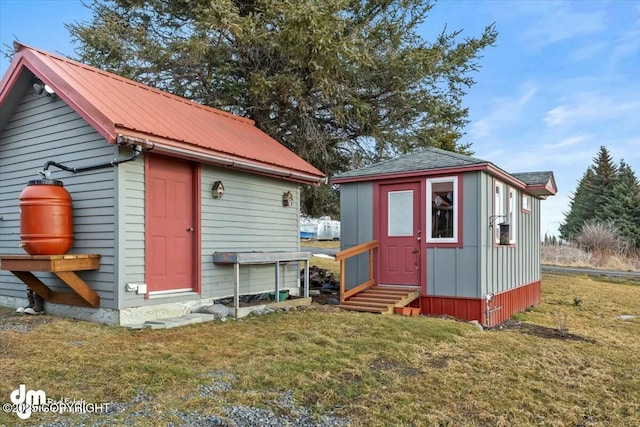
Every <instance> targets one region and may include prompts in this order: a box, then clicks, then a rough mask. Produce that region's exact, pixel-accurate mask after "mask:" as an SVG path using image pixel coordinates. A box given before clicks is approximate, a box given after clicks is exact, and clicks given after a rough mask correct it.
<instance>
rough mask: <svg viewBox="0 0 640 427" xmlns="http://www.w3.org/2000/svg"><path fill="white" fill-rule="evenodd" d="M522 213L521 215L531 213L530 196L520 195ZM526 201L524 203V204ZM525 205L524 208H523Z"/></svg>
mask: <svg viewBox="0 0 640 427" xmlns="http://www.w3.org/2000/svg"><path fill="white" fill-rule="evenodd" d="M521 199H522V212H523V213H531V203H532V200H531V196H530V195H529V194H525V193H522V197H521ZM525 200H526V203H525ZM525 205H526V206H525Z"/></svg>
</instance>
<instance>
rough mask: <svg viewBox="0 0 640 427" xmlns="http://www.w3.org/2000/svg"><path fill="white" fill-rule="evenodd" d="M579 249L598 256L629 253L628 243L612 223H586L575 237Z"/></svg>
mask: <svg viewBox="0 0 640 427" xmlns="http://www.w3.org/2000/svg"><path fill="white" fill-rule="evenodd" d="M575 243H576V244H577V245H578V247H579V248H581V249H583V250H585V251H588V252H593V253H595V254H598V255H606V254H611V255H621V254H626V253H628V252H629V249H630V248H631V245H630V242H629V240H628V239H627V238H625V237H624V236H623V235H622V233H621V232H620V229H618V227H617V226H616V224H615V223H614V222H613V221H588V222H586V223H584V224H583V225H582V228H581V229H580V232H579V233H578V234H577V235H576V238H575Z"/></svg>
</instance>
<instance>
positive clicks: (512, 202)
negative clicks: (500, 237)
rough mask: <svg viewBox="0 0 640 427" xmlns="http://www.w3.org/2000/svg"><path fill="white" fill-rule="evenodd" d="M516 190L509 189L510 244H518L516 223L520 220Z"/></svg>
mask: <svg viewBox="0 0 640 427" xmlns="http://www.w3.org/2000/svg"><path fill="white" fill-rule="evenodd" d="M516 197H517V195H516V189H515V188H511V187H509V215H508V216H507V219H508V222H509V243H515V242H516V222H517V220H518V218H517V216H516V205H517V203H516V201H517V199H516Z"/></svg>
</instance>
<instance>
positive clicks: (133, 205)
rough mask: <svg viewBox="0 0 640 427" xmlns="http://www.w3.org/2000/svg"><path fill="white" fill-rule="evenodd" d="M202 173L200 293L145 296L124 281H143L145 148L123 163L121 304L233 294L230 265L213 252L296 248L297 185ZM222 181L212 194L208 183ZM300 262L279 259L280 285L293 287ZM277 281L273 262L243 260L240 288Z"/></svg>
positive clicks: (225, 172) (248, 290)
mask: <svg viewBox="0 0 640 427" xmlns="http://www.w3.org/2000/svg"><path fill="white" fill-rule="evenodd" d="M200 171H201V172H200V174H201V176H200V178H201V194H200V197H201V203H202V206H201V212H200V216H201V224H200V227H199V230H200V232H201V262H202V265H201V272H202V278H201V294H200V295H198V294H194V293H179V294H174V295H172V294H166V295H162V296H154V297H151V298H145V296H144V295H137V294H136V293H135V292H124V288H125V286H126V284H127V283H145V246H144V237H145V223H144V201H145V199H144V188H145V187H144V180H145V177H144V153H143V155H142V156H140V157H139V158H138V160H137V161H135V162H130V163H126V164H122V165H120V167H119V172H120V175H119V176H120V182H121V184H120V192H119V203H120V206H122V207H123V209H122V210H121V211H120V215H119V224H120V226H119V227H120V230H121V236H122V238H121V239H120V246H121V251H120V252H121V254H122V255H121V259H120V262H121V265H124V266H125V268H123V269H122V270H121V272H120V280H119V283H120V290H121V292H120V294H121V295H122V296H121V300H122V301H121V307H122V308H129V307H139V306H149V305H153V304H158V303H168V302H181V301H188V300H194V299H196V300H198V299H204V298H223V297H228V296H231V295H233V292H234V285H233V266H232V265H214V264H213V256H212V254H213V253H214V252H241V251H244V252H248V251H298V250H299V231H298V230H299V220H300V219H299V214H298V213H299V201H300V193H299V191H298V185H297V184H295V183H292V182H287V181H282V180H279V179H274V178H268V177H261V176H257V175H251V174H247V173H243V172H237V171H232V170H229V169H222V168H218V167H214V166H210V165H203V166H202V168H201V169H200ZM216 181H222V182H223V184H224V188H225V192H224V196H223V197H222V198H220V199H214V198H212V196H211V187H212V186H213V183H214V182H216ZM287 191H290V192H291V193H293V195H294V197H293V200H294V205H293V206H289V207H285V206H283V205H282V196H283V194H284V193H285V192H287ZM299 271H300V270H299V265H298V263H289V264H282V265H281V266H280V280H281V285H280V286H281V287H283V288H297V286H298V277H299ZM274 287H275V266H274V265H273V264H269V265H242V266H241V267H240V292H241V294H254V293H260V292H265V291H269V290H271V289H273V288H274Z"/></svg>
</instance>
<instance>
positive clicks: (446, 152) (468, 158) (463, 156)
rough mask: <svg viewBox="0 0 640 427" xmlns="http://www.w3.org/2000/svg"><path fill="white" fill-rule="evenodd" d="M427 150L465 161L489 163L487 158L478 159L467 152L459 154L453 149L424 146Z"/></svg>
mask: <svg viewBox="0 0 640 427" xmlns="http://www.w3.org/2000/svg"><path fill="white" fill-rule="evenodd" d="M426 149H427V150H432V151H437V152H438V153H440V154H444V155H447V156H450V157H453V158H456V159H460V160H465V161H474V160H475V161H480V162H483V163H491V162H489V161H488V160H484V159H480V158H478V157H473V156H470V155H468V154H461V153H456V152H455V151H449V150H444V149H442V148H438V147H426Z"/></svg>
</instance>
